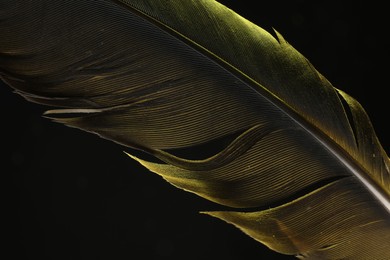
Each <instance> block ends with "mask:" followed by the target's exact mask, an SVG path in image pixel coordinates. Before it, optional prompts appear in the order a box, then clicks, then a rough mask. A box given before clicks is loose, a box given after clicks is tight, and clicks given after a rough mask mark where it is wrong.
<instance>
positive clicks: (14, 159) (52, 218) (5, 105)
mask: <svg viewBox="0 0 390 260" xmlns="http://www.w3.org/2000/svg"><path fill="white" fill-rule="evenodd" d="M220 2H222V3H224V4H226V5H228V6H229V7H231V8H232V9H234V10H235V11H236V12H238V13H239V14H241V15H242V16H244V17H246V18H247V19H249V20H251V21H252V22H254V23H256V24H258V25H260V26H262V27H263V28H265V29H267V30H271V28H272V27H273V28H275V29H277V30H278V31H279V32H280V33H282V34H283V35H284V37H285V38H286V40H287V41H289V42H290V44H292V45H293V46H294V47H295V48H296V49H297V50H299V51H300V52H301V53H302V54H304V55H305V56H306V57H307V58H308V59H309V60H310V61H311V62H312V64H313V65H314V66H315V67H316V68H317V69H318V70H319V71H320V72H321V73H322V74H323V75H325V77H327V78H328V79H329V80H330V81H331V82H332V83H333V85H334V86H335V87H337V88H340V89H342V90H344V91H346V92H347V93H349V94H350V95H351V96H353V97H355V98H356V99H357V100H359V101H360V102H361V104H362V105H363V106H364V107H365V108H366V110H367V112H368V114H369V116H370V117H371V119H372V122H373V125H374V127H375V129H376V131H377V134H378V137H379V139H380V141H381V142H382V144H383V146H384V148H385V150H387V152H388V153H389V151H390V149H389V148H390V140H389V137H388V136H386V133H387V132H389V126H388V125H386V124H387V123H388V122H387V121H388V115H389V109H388V101H387V99H388V94H387V89H388V87H387V86H388V81H387V79H388V75H389V72H388V70H389V65H388V62H387V61H388V60H389V58H390V56H389V50H388V48H389V44H388V42H387V40H386V37H387V35H386V34H387V32H388V27H387V26H388V23H387V21H386V20H387V19H385V18H387V17H386V16H385V14H384V13H385V10H386V8H385V6H384V3H383V4H382V5H375V3H374V2H371V1H370V2H368V4H367V3H366V1H364V2H363V1H354V2H348V3H346V2H347V1H303V0H300V1H299V0H289V1H270V2H269V1H267V2H265V1H252V0H251V1H250V0H240V1H233V0H229V1H227V0H225V1H220ZM351 3H353V4H351ZM0 37H1V36H0ZM43 111H44V108H43V107H40V106H38V105H35V104H31V103H28V102H26V101H25V100H24V99H23V98H21V97H19V96H17V95H15V94H13V93H12V92H11V90H10V88H8V87H7V86H5V85H4V84H2V83H1V86H0V117H1V149H2V155H1V169H0V170H1V174H2V176H3V179H4V178H7V177H8V178H9V179H6V180H4V181H3V183H4V184H5V186H6V187H5V188H8V189H4V190H7V191H8V192H7V194H6V196H4V199H5V204H4V205H5V207H4V210H3V215H4V216H8V217H9V219H10V221H9V222H5V226H8V227H10V228H11V230H12V232H11V233H9V235H8V236H7V240H8V241H9V242H10V243H9V244H10V246H9V247H8V249H9V250H10V251H11V253H12V256H14V257H13V258H8V259H42V260H44V259H118V260H119V259H172V260H173V259H188V260H192V259H202V260H208V259H226V260H228V259H242V260H245V259H295V258H293V257H292V256H282V255H280V254H278V253H275V252H273V251H271V250H269V249H267V248H266V247H264V246H263V245H261V244H260V243H258V242H256V241H254V240H253V239H251V238H249V237H247V236H246V235H244V234H242V233H241V232H240V231H239V230H237V229H236V228H234V227H233V226H230V225H228V224H225V223H224V222H222V221H219V220H217V219H214V218H211V217H209V216H206V215H201V214H198V212H199V211H203V210H212V209H213V205H212V204H210V203H208V202H207V201H205V200H203V199H200V198H198V197H196V196H195V195H192V194H189V193H186V192H184V191H181V190H178V189H176V188H174V187H173V186H171V185H169V184H167V183H166V182H165V181H163V180H162V179H161V178H160V177H158V176H157V175H155V174H153V173H150V172H147V171H146V170H145V169H144V168H143V167H141V166H139V165H138V164H137V163H135V162H134V161H132V160H131V159H130V158H128V157H127V156H126V155H125V154H124V153H123V150H125V148H124V147H120V146H118V145H116V144H113V143H111V142H109V141H106V140H103V139H100V138H98V137H97V136H94V135H91V134H87V133H84V132H81V131H79V130H76V129H71V128H67V127H65V126H62V125H58V124H55V123H51V122H50V121H49V120H47V119H44V118H42V117H41V113H42V112H43ZM7 234H8V233H7Z"/></svg>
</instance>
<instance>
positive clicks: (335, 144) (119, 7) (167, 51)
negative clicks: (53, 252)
mask: <svg viewBox="0 0 390 260" xmlns="http://www.w3.org/2000/svg"><path fill="white" fill-rule="evenodd" d="M0 7H1V8H2V9H1V10H0V35H2V36H3V37H2V38H1V39H0V55H1V56H0V57H1V59H0V72H1V77H2V79H3V80H4V81H5V82H6V83H7V84H9V85H10V86H11V87H12V88H14V89H15V90H16V91H17V93H19V94H21V95H22V96H24V97H25V98H26V99H27V100H29V101H32V102H36V103H39V104H44V105H49V106H53V107H56V109H54V110H49V111H47V112H46V113H45V115H46V116H47V117H49V118H51V119H52V120H53V121H55V122H59V123H63V124H66V125H68V126H71V127H76V128H80V129H82V130H84V131H88V132H92V133H96V134H98V135H100V136H101V137H103V138H106V139H109V140H112V141H114V142H116V143H119V144H121V145H124V146H126V147H129V148H133V149H136V150H139V151H142V152H145V153H148V154H151V155H153V156H154V157H155V158H157V159H158V160H152V159H150V157H147V156H145V155H144V154H143V153H141V154H140V155H135V154H132V151H133V150H131V151H130V154H129V155H130V156H131V157H132V158H133V159H135V160H136V161H138V162H139V163H141V164H142V165H143V166H145V167H146V168H147V169H149V170H150V171H153V172H155V173H157V174H159V175H160V176H162V177H163V178H164V179H165V180H167V181H168V182H170V183H171V184H173V185H175V186H176V187H178V188H181V189H184V190H186V191H189V192H192V193H195V194H197V195H199V196H201V197H204V198H206V199H208V200H210V201H213V202H216V203H218V204H220V205H223V206H225V207H226V208H225V209H226V210H223V211H212V212H204V213H205V214H209V215H211V216H214V217H217V218H220V219H222V220H224V221H226V222H228V223H231V224H233V225H235V226H236V227H238V228H239V229H241V230H242V231H243V232H244V233H246V234H248V235H249V236H251V237H252V238H254V239H256V240H258V241H259V242H261V243H263V244H265V245H266V246H268V247H269V248H271V249H273V250H275V251H277V252H280V253H282V254H290V255H296V256H298V257H301V258H308V259H389V258H390V251H389V250H388V248H389V247H390V244H389V242H388V241H390V239H389V238H390V218H389V214H390V202H389V197H390V175H389V168H390V162H389V158H388V156H387V155H386V153H385V151H384V150H383V148H382V147H381V145H380V143H379V141H378V138H377V137H376V135H375V133H374V130H373V127H372V125H371V123H370V121H369V118H368V116H367V114H366V113H365V112H364V110H363V108H362V107H361V106H360V104H359V103H358V102H357V101H356V100H354V99H353V98H351V97H350V96H349V95H348V94H346V93H345V92H343V91H341V90H339V89H336V88H334V87H333V86H332V85H331V83H329V82H328V81H327V80H326V79H325V78H324V77H323V76H322V75H321V74H320V73H319V72H318V71H316V70H315V69H314V68H313V66H312V65H311V64H310V63H309V62H308V61H307V60H306V59H305V58H304V57H303V56H302V55H301V54H300V53H299V52H297V51H296V50H295V49H294V48H293V47H292V46H291V45H290V44H289V43H288V42H286V41H285V39H284V38H283V37H282V36H281V35H280V34H279V33H278V32H275V35H276V36H275V37H274V36H272V35H271V34H269V33H268V32H266V31H264V30H263V29H261V28H260V27H258V26H256V25H254V24H252V23H251V22H249V21H248V20H246V19H244V18H242V17H240V16H239V15H237V14H236V13H234V12H233V11H232V10H230V9H228V8H226V7H224V6H223V5H221V4H219V3H217V2H215V1H205V0H203V1H163V0H153V1H152V0H150V1H147V0H127V1H126V0H122V1H88V0H78V1H67V2H64V1H53V0H52V1H44V0H41V1H5V0H2V1H1V5H0ZM216 143H218V144H221V145H222V146H218V151H213V152H214V153H213V154H211V155H208V156H207V157H205V156H204V154H206V153H205V151H204V149H208V148H209V147H210V146H211V145H212V146H214V144H216ZM194 150H200V151H202V152H201V153H200V154H196V156H195V157H194V158H187V157H185V156H184V154H185V151H194ZM365 238H366V239H365ZM367 238H369V239H367ZM361 241H365V242H364V243H362V242H361Z"/></svg>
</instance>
